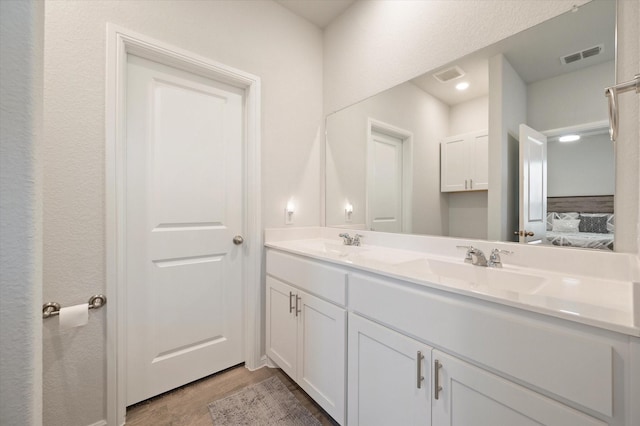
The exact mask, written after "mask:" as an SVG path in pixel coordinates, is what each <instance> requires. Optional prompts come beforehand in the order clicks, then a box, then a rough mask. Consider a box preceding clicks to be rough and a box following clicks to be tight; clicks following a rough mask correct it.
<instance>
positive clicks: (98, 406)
mask: <svg viewBox="0 0 640 426" xmlns="http://www.w3.org/2000/svg"><path fill="white" fill-rule="evenodd" d="M45 11H46V22H45V37H46V49H45V115H46V116H45V134H46V147H45V157H46V164H45V168H44V241H45V245H44V274H45V277H46V279H45V284H44V298H45V299H46V300H56V301H59V302H60V303H62V304H64V305H73V304H78V303H85V302H86V301H87V298H88V297H89V296H90V295H92V294H95V293H101V292H104V291H105V237H104V233H105V213H104V212H105V191H104V188H105V177H104V176H105V174H104V163H105V149H104V145H105V138H104V134H105V127H104V126H105V123H104V117H105V96H104V93H105V56H106V53H105V35H106V23H107V22H112V23H114V24H117V25H120V26H122V27H124V28H127V29H129V30H132V31H135V32H138V33H141V34H144V35H146V36H149V37H152V38H156V39H158V40H160V41H162V42H165V43H168V44H172V45H175V46H177V47H179V48H183V49H186V50H189V51H192V52H195V53H196V54H199V55H203V56H205V57H208V58H211V59H212V60H215V61H218V62H221V63H223V64H226V65H229V66H232V67H235V68H238V69H241V70H243V71H246V72H249V73H252V74H254V75H257V76H259V77H261V79H262V198H263V205H262V210H263V225H264V226H265V227H275V226H283V225H284V207H285V205H286V202H287V200H288V199H289V198H290V197H293V198H294V199H295V201H296V205H297V206H298V209H297V212H296V217H295V225H318V224H319V220H320V206H319V199H320V195H319V188H320V182H319V173H320V172H319V157H320V156H319V153H318V151H319V144H320V143H321V142H323V141H321V139H320V136H321V132H320V128H321V127H320V126H321V124H322V35H321V32H320V30H319V29H317V28H316V27H314V26H313V25H311V24H310V23H308V22H307V21H305V20H303V19H301V18H299V17H297V16H295V15H293V14H291V13H290V12H289V11H288V10H286V9H284V8H282V7H281V6H280V5H278V4H277V3H275V2H271V1H146V0H142V1H138V0H128V1H94V0H92V1H84V2H82V1H53V0H52V1H47V2H46V7H45ZM56 324H57V321H48V322H45V328H44V412H45V416H44V417H45V425H47V426H53V425H61V426H62V425H65V426H66V425H81V426H82V425H89V424H92V423H94V422H97V421H99V420H101V419H104V418H105V417H106V413H105V380H106V378H105V374H106V373H105V310H99V311H96V312H92V313H91V321H90V322H89V324H88V325H87V326H85V327H82V328H77V329H74V330H70V331H65V332H61V331H60V330H58V329H57V328H56V326H55V325H56Z"/></svg>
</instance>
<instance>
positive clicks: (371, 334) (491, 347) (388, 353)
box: [265, 228, 640, 426]
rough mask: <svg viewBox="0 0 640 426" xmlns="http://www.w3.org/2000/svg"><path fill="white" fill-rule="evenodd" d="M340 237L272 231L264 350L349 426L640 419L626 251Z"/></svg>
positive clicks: (638, 360)
mask: <svg viewBox="0 0 640 426" xmlns="http://www.w3.org/2000/svg"><path fill="white" fill-rule="evenodd" d="M341 231H342V230H340V229H337V228H334V229H332V228H305V229H297V230H293V229H292V230H267V231H266V235H265V241H266V246H267V247H268V248H267V253H266V274H267V277H266V352H267V356H268V357H269V358H270V360H271V361H273V362H274V363H275V364H277V365H278V366H279V367H281V368H282V369H283V370H284V371H285V372H286V373H287V374H288V375H289V376H290V377H292V378H293V379H294V380H295V381H296V382H297V383H298V384H299V385H300V386H301V387H302V388H303V389H304V390H305V391H306V392H307V393H308V394H309V395H310V396H311V397H312V398H314V399H315V400H316V401H317V402H318V403H319V404H320V405H321V406H322V407H323V408H324V409H325V410H326V411H327V412H328V413H329V414H330V415H331V416H332V417H333V418H334V419H335V420H336V421H338V422H339V423H340V424H349V425H358V424H361V425H375V424H380V425H388V424H403V425H413V424H416V425H417V424H421V425H429V424H432V425H445V424H446V425H529V424H532V425H533V424H544V425H562V426H566V425H617V426H623V425H624V426H631V425H637V424H639V422H640V407H639V404H638V403H637V401H640V328H639V327H638V325H639V321H638V314H637V312H636V311H635V310H634V301H635V306H636V308H635V309H637V306H638V305H637V304H638V298H639V296H638V289H637V287H634V286H637V284H634V282H637V281H638V279H637V275H636V274H637V267H636V265H635V263H634V262H635V259H634V258H633V256H631V255H624V254H615V253H590V252H588V254H587V255H586V259H585V257H584V256H583V257H582V260H581V261H580V263H581V265H578V264H577V263H576V261H575V260H573V261H572V260H571V257H570V254H567V255H566V258H564V257H563V256H565V255H564V254H563V253H565V252H564V251H562V250H558V249H553V248H540V247H535V248H533V247H527V246H522V247H516V248H515V249H513V250H515V251H516V252H515V253H513V254H511V255H503V259H502V263H503V264H504V267H502V268H490V267H482V266H474V265H470V264H467V263H465V262H464V261H463V260H464V257H465V251H464V250H461V249H459V248H457V247H456V246H460V245H469V240H458V239H452V238H438V237H423V236H398V235H390V234H382V233H375V232H363V234H364V238H363V246H361V247H355V246H346V245H343V243H342V241H341V240H340V239H339V238H337V235H338V234H339V233H340V232H341ZM476 244H477V245H478V247H480V248H481V249H482V250H483V251H484V252H485V253H487V258H488V253H489V252H490V251H491V249H493V248H502V249H504V248H505V247H511V248H513V246H509V245H507V244H504V243H490V242H484V241H477V242H474V245H476ZM494 246H495V247H494ZM399 247H403V249H399ZM590 256H591V257H590ZM596 260H597V261H598V262H600V264H599V265H594V263H595V262H596ZM585 262H586V263H585ZM543 267H544V268H543ZM598 271H600V272H598ZM604 277H608V278H607V279H605V278H604ZM634 402H635V404H634Z"/></svg>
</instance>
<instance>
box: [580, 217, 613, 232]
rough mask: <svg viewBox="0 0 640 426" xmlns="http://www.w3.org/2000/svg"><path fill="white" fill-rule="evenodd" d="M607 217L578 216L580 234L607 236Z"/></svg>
mask: <svg viewBox="0 0 640 426" xmlns="http://www.w3.org/2000/svg"><path fill="white" fill-rule="evenodd" d="M607 219H608V218H607V215H606V214H601V215H595V214H593V215H591V214H589V215H587V214H585V215H580V226H579V227H578V229H580V232H592V233H596V234H608V233H609V230H608V229H607Z"/></svg>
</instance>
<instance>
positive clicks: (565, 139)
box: [558, 135, 580, 142]
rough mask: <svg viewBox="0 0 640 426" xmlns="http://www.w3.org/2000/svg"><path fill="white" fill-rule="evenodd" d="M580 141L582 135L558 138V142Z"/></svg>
mask: <svg viewBox="0 0 640 426" xmlns="http://www.w3.org/2000/svg"><path fill="white" fill-rule="evenodd" d="M578 140H580V135H564V136H560V137H559V138H558V142H575V141H578Z"/></svg>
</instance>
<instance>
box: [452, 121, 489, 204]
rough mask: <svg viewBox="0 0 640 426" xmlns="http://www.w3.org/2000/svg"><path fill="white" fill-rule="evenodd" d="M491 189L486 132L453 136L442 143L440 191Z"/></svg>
mask: <svg viewBox="0 0 640 426" xmlns="http://www.w3.org/2000/svg"><path fill="white" fill-rule="evenodd" d="M488 188H489V134H488V132H487V131H486V130H482V131H478V132H472V133H465V134H463V135H458V136H451V137H448V138H446V139H444V140H443V141H442V142H441V143H440V191H441V192H460V191H478V190H486V189H488Z"/></svg>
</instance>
